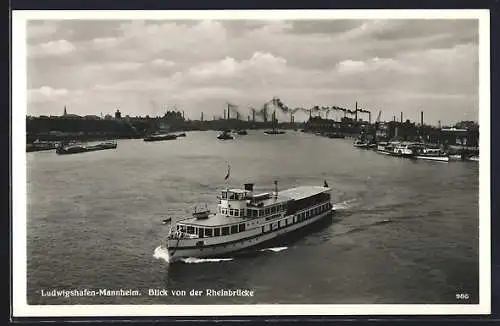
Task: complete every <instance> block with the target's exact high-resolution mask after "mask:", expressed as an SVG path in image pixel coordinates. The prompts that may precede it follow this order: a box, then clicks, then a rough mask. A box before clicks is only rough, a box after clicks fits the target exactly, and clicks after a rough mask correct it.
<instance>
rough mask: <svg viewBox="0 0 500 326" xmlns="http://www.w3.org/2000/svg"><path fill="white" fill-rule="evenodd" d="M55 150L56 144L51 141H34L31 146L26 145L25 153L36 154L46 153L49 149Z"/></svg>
mask: <svg viewBox="0 0 500 326" xmlns="http://www.w3.org/2000/svg"><path fill="white" fill-rule="evenodd" d="M56 148H57V142H53V141H40V140H38V139H37V140H35V141H34V142H32V143H31V144H27V145H26V152H38V151H47V150H51V149H56Z"/></svg>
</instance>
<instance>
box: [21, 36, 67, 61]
mask: <svg viewBox="0 0 500 326" xmlns="http://www.w3.org/2000/svg"><path fill="white" fill-rule="evenodd" d="M75 50H76V47H75V46H74V45H73V44H72V43H71V42H68V41H66V40H57V41H49V42H46V43H41V44H38V45H36V46H32V47H31V48H29V49H28V55H29V56H35V57H43V56H63V55H66V54H69V53H71V52H74V51H75Z"/></svg>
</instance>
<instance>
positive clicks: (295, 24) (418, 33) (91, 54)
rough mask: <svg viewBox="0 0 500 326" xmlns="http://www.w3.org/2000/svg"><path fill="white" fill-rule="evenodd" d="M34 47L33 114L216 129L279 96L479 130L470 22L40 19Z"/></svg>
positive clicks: (295, 103)
mask: <svg viewBox="0 0 500 326" xmlns="http://www.w3.org/2000/svg"><path fill="white" fill-rule="evenodd" d="M27 46H28V47H27V56H28V60H27V72H28V80H27V81H28V108H27V114H28V115H35V116H37V115H61V114H62V113H63V110H64V106H66V107H67V111H68V113H70V114H78V115H100V114H101V112H102V114H103V115H106V114H114V112H115V111H116V109H119V110H120V111H121V112H122V115H123V116H125V115H130V116H136V115H140V116H145V115H150V116H157V115H163V114H164V112H165V111H166V110H167V109H170V110H171V109H173V108H174V107H175V108H177V110H179V111H184V112H185V115H186V118H190V119H199V118H200V115H201V112H202V111H203V112H204V118H205V119H207V120H210V119H212V117H213V116H214V115H215V116H217V117H218V116H222V115H223V112H224V109H225V108H226V106H227V104H226V102H230V103H233V104H236V105H238V106H239V109H238V111H240V118H242V119H246V116H247V115H251V114H250V112H249V110H248V107H249V106H253V107H255V108H256V109H260V108H261V107H262V104H263V103H264V102H267V101H269V100H271V99H272V98H273V97H274V96H277V97H279V98H280V99H281V100H282V101H283V102H284V103H285V104H286V105H288V106H289V107H291V108H295V107H304V108H310V107H312V106H314V105H319V106H333V105H335V106H340V107H345V108H349V109H354V107H355V102H356V101H357V102H358V105H359V107H361V108H364V109H367V110H370V111H372V121H374V120H375V119H376V117H377V114H378V112H379V110H381V111H382V120H386V121H387V120H392V117H393V116H394V115H395V116H396V119H397V120H399V118H400V112H403V114H404V119H405V120H406V119H410V120H412V121H417V122H419V121H420V111H424V121H425V123H428V124H437V122H438V120H440V121H441V123H442V124H450V123H454V122H457V121H461V120H475V121H477V120H478V113H479V108H478V107H479V103H478V99H479V96H478V62H479V57H478V21H477V20H472V19H469V20H449V19H442V20H421V19H412V20H410V19H404V20H402V19H401V20H392V19H390V20H373V19H370V20H348V19H335V20H300V21H299V20H295V21H294V20H267V21H264V20H259V21H257V20H230V21H228V20H203V21H202V20H175V21H174V20H163V21H158V20H154V21H153V20H151V21H138V20H128V21H126V20H120V21H113V20H104V21H103V20H100V21H97V20H95V21H89V20H60V21H54V20H37V21H30V22H28V25H27ZM340 116H343V115H341V113H340V112H338V113H330V115H329V117H330V118H339V117H340ZM359 117H362V118H364V119H367V117H365V116H364V115H360V116H359ZM279 118H280V119H281V120H283V119H287V117H286V116H285V115H280V116H279ZM306 118H307V114H306V113H297V114H296V117H295V121H301V120H304V119H306Z"/></svg>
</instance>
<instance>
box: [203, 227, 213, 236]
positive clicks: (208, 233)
mask: <svg viewBox="0 0 500 326" xmlns="http://www.w3.org/2000/svg"><path fill="white" fill-rule="evenodd" d="M205 236H206V237H211V236H212V229H205Z"/></svg>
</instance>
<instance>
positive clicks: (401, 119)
mask: <svg viewBox="0 0 500 326" xmlns="http://www.w3.org/2000/svg"><path fill="white" fill-rule="evenodd" d="M401 123H403V112H401Z"/></svg>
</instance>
